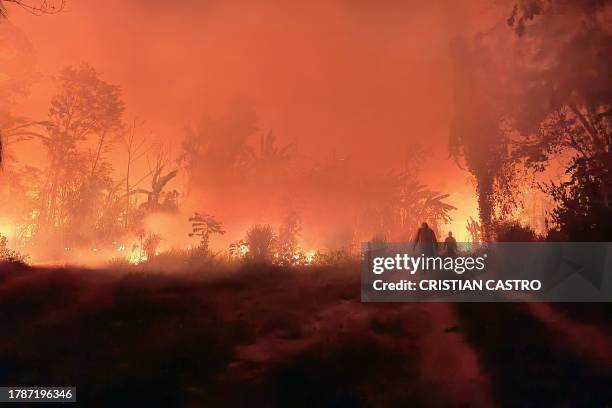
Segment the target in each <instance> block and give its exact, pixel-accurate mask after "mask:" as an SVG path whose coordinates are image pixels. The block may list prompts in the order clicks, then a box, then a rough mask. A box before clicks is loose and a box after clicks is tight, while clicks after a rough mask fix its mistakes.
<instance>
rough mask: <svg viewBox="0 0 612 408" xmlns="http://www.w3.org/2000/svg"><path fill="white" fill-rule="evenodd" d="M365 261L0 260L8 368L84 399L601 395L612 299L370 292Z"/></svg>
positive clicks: (482, 399)
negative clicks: (191, 266)
mask: <svg viewBox="0 0 612 408" xmlns="http://www.w3.org/2000/svg"><path fill="white" fill-rule="evenodd" d="M357 271H358V267H357V265H351V264H347V265H345V266H343V267H315V266H313V267H302V268H297V269H293V270H289V269H287V268H283V267H272V266H262V265H259V266H241V267H232V268H228V269H225V270H215V269H214V268H212V267H209V268H208V269H201V270H191V271H183V272H182V273H174V274H165V273H159V272H150V271H145V270H142V269H131V270H130V269H129V270H125V269H124V270H113V269H110V268H109V269H105V270H85V269H74V268H63V269H45V268H29V267H23V266H22V267H18V266H7V265H4V266H3V267H2V270H1V272H0V318H1V320H2V322H3V333H4V334H3V335H2V338H1V339H0V360H1V361H2V364H1V366H0V383H3V384H9V383H10V384H62V385H76V386H77V398H78V401H79V402H81V403H82V404H85V405H87V406H109V405H130V406H134V405H137V406H142V405H148V406H151V405H155V406H157V405H163V406H170V405H181V406H203V405H205V406H211V405H214V406H218V405H223V406H243V405H245V404H253V405H257V406H287V405H291V406H313V405H316V406H389V405H398V404H400V405H405V404H411V405H412V404H414V405H427V406H483V407H488V406H495V405H501V406H512V405H522V404H529V405H535V406H541V405H570V406H576V405H579V406H605V405H606V404H607V403H609V402H610V401H611V400H612V394H611V390H610V387H609V384H610V381H611V380H612V371H611V367H612V355H611V354H610V350H611V349H612V338H611V334H612V333H611V331H610V327H612V326H611V324H610V316H611V314H610V311H611V310H610V308H609V307H608V306H607V305H605V306H603V305H601V304H593V305H578V304H568V305H566V306H565V305H547V304H494V305H485V304H456V305H452V304H446V303H432V304H416V303H404V304H397V303H392V304H363V303H361V302H360V299H359V284H358V272H357Z"/></svg>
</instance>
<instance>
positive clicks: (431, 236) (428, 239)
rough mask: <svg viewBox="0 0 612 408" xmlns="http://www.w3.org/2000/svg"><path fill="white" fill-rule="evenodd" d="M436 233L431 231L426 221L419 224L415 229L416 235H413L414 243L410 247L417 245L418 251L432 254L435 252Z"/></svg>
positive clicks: (427, 254)
mask: <svg viewBox="0 0 612 408" xmlns="http://www.w3.org/2000/svg"><path fill="white" fill-rule="evenodd" d="M437 243H438V241H437V240H436V233H435V232H433V230H432V229H431V228H429V225H427V223H426V222H424V223H423V224H421V228H419V229H418V230H417V233H416V236H415V237H414V245H413V246H412V249H415V248H416V246H417V245H418V246H419V249H420V253H422V254H423V255H425V256H434V255H435V254H436V244H437Z"/></svg>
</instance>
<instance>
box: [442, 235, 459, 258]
mask: <svg viewBox="0 0 612 408" xmlns="http://www.w3.org/2000/svg"><path fill="white" fill-rule="evenodd" d="M443 249H444V251H445V252H446V255H448V256H452V257H454V256H456V255H457V240H456V239H455V237H453V233H452V232H450V231H449V232H448V237H446V239H445V240H444V247H443Z"/></svg>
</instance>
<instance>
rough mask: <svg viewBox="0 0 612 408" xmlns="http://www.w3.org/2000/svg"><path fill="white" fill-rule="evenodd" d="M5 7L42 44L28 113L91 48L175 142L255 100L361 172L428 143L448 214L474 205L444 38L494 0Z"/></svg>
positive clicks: (277, 123) (478, 22)
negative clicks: (450, 145)
mask: <svg viewBox="0 0 612 408" xmlns="http://www.w3.org/2000/svg"><path fill="white" fill-rule="evenodd" d="M9 7H10V5H9ZM9 13H10V16H9V17H10V21H11V23H12V24H14V25H15V26H16V27H18V28H19V29H20V30H21V31H22V32H23V33H24V34H25V35H26V36H27V37H28V38H29V40H30V41H31V43H32V45H33V47H34V50H35V54H36V61H37V70H38V72H39V73H40V74H39V80H38V83H37V84H36V85H35V86H33V87H32V89H31V92H30V96H29V98H28V99H27V100H26V101H24V103H23V109H24V110H25V111H26V112H27V113H29V114H30V115H32V116H41V115H44V114H45V112H46V110H47V107H48V101H49V98H50V96H51V95H52V93H53V88H52V85H51V84H52V81H51V77H52V75H54V74H55V73H57V72H58V70H59V69H61V68H62V67H64V66H66V65H70V64H77V63H79V62H82V61H85V62H88V63H90V64H91V65H93V66H94V67H95V68H96V69H98V70H99V71H101V72H102V73H103V78H104V79H105V80H107V81H108V82H111V83H115V84H119V85H121V86H122V89H123V95H124V99H125V101H126V105H127V112H126V113H127V115H126V117H127V118H132V117H134V116H137V117H139V118H140V119H142V120H145V121H146V125H145V127H146V128H147V129H149V130H151V131H152V132H153V133H154V134H155V135H156V136H157V137H160V138H163V139H164V140H167V141H169V142H170V143H172V144H175V145H176V150H178V144H179V143H180V140H181V137H182V136H181V135H182V128H183V127H184V126H185V125H186V124H189V123H193V122H195V121H197V119H198V118H199V117H200V115H202V114H203V113H205V114H208V115H212V116H215V115H218V114H220V112H222V111H223V110H224V109H225V108H226V107H227V105H228V104H229V103H230V102H231V101H234V100H247V101H250V102H252V103H253V105H254V106H255V108H256V110H257V112H258V114H259V115H260V118H261V120H260V127H261V128H262V129H272V130H273V131H274V133H275V135H277V137H278V138H284V139H286V140H293V139H296V140H297V141H298V143H299V144H300V147H301V149H302V150H303V151H304V152H305V153H306V154H307V155H312V156H316V155H317V154H320V153H321V152H322V151H325V150H331V149H336V150H337V151H339V152H345V153H346V155H347V156H348V157H349V160H350V162H351V163H352V166H353V167H354V171H355V173H356V174H358V173H360V172H363V171H372V170H375V169H381V168H385V169H386V168H389V167H393V166H394V163H398V165H399V160H400V159H401V158H399V157H398V155H397V154H398V151H401V150H404V149H406V148H409V147H410V146H411V145H412V144H413V143H415V142H419V143H423V144H426V145H429V146H432V147H433V148H434V160H433V161H432V162H431V163H430V169H429V170H428V171H426V172H425V175H424V177H425V181H426V182H427V183H428V184H430V185H431V186H432V187H433V188H435V189H440V190H443V191H445V192H449V193H451V194H452V197H451V202H452V203H453V204H456V205H461V209H460V211H457V212H456V213H455V218H456V219H457V223H456V225H455V226H454V227H453V228H454V229H455V230H457V229H463V230H464V225H465V218H466V217H467V215H475V214H474V207H475V204H474V200H473V198H472V195H473V187H472V186H471V184H470V183H469V182H468V180H469V175H468V174H467V173H465V172H463V171H461V170H460V169H459V168H458V167H457V166H456V165H455V164H454V163H453V162H452V161H450V160H448V159H447V155H448V153H447V149H446V143H447V142H446V140H447V136H448V126H449V120H450V117H451V115H452V105H451V96H452V73H451V70H450V57H449V52H448V44H449V41H450V40H451V39H452V38H453V37H454V36H456V35H458V34H465V35H469V34H470V33H472V32H474V31H475V30H477V29H480V28H481V27H482V26H483V25H486V22H485V21H487V19H489V18H490V15H491V13H494V11H492V8H491V5H490V4H489V2H488V1H483V2H471V3H469V4H468V3H467V2H462V4H461V5H459V2H455V1H440V0H439V1H427V2H416V1H414V2H409V1H404V2H402V1H392V0H385V1H376V2H371V1H365V0H350V1H349V0H342V1H313V2H299V3H298V2H285V1H280V0H278V1H271V0H267V1H258V2H252V1H232V2H223V1H201V0H189V1H188V0H186V1H180V2H168V1H159V0H148V1H146V2H145V1H125V0H124V1H117V0H113V1H104V2H100V1H92V0H67V5H66V8H65V10H64V11H63V12H62V13H60V14H57V15H52V16H44V17H35V16H31V15H29V14H27V13H26V12H24V11H22V10H20V9H16V8H14V7H13V8H10V9H9ZM466 200H469V202H466ZM459 237H461V235H459Z"/></svg>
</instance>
